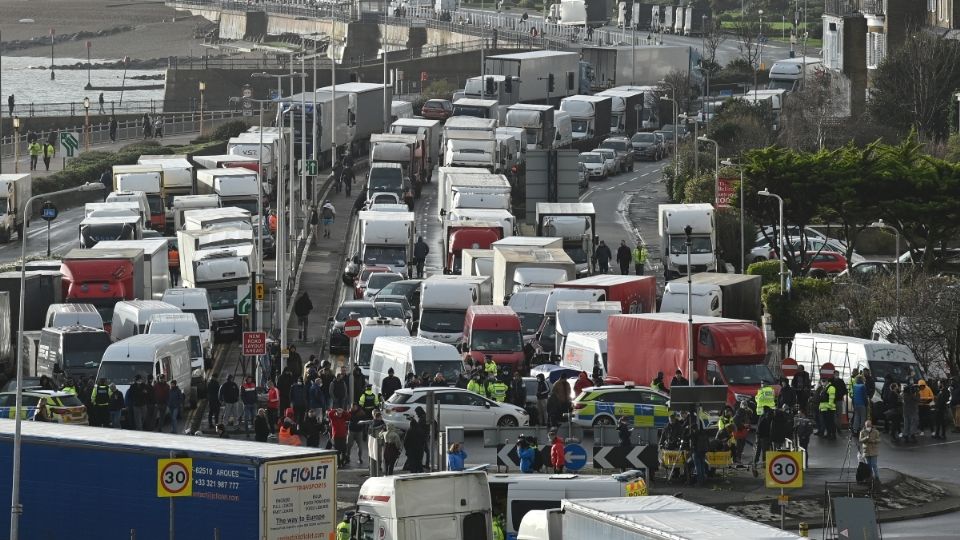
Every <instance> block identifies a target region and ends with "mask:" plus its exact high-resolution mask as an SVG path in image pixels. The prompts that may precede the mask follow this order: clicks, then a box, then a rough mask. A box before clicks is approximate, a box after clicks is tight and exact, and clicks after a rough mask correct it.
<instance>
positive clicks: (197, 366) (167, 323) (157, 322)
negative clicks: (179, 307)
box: [146, 313, 204, 388]
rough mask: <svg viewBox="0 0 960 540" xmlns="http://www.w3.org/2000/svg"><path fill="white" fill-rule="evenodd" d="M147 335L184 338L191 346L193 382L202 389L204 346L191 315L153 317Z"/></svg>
mask: <svg viewBox="0 0 960 540" xmlns="http://www.w3.org/2000/svg"><path fill="white" fill-rule="evenodd" d="M146 333H147V334H172V335H175V336H184V337H186V338H187V343H188V345H189V346H190V369H191V371H192V372H193V377H192V380H191V382H192V383H193V386H195V387H197V388H200V385H201V384H202V383H203V368H204V365H203V359H204V356H203V345H202V344H201V342H200V326H198V325H197V319H196V317H194V316H193V315H191V314H190V313H161V314H159V315H153V316H151V317H150V320H149V321H147V331H146Z"/></svg>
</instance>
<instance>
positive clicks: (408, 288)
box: [374, 279, 423, 313]
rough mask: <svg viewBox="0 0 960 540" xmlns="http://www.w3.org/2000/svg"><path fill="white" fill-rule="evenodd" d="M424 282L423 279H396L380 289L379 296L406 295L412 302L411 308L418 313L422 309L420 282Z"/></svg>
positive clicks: (408, 300)
mask: <svg viewBox="0 0 960 540" xmlns="http://www.w3.org/2000/svg"><path fill="white" fill-rule="evenodd" d="M422 282H423V280H422V279H404V280H401V281H394V282H393V283H390V284H388V285H387V286H385V287H384V288H382V289H380V292H379V293H377V297H381V296H392V295H400V296H404V297H406V298H407V302H410V309H412V310H413V312H414V313H416V312H418V311H420V283H422ZM374 300H376V298H374Z"/></svg>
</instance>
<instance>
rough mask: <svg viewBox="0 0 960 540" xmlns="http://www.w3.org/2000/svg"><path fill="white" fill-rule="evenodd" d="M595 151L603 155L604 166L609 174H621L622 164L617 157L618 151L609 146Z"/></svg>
mask: <svg viewBox="0 0 960 540" xmlns="http://www.w3.org/2000/svg"><path fill="white" fill-rule="evenodd" d="M594 152H596V153H598V154H600V155H601V156H603V166H604V168H605V169H606V171H607V176H614V175H616V174H619V172H620V165H619V160H618V159H617V151H616V150H610V149H609V148H597V149H596V150H594Z"/></svg>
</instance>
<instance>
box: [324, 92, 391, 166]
mask: <svg viewBox="0 0 960 540" xmlns="http://www.w3.org/2000/svg"><path fill="white" fill-rule="evenodd" d="M332 91H333V88H332V87H330V86H325V87H323V88H318V89H317V93H318V94H319V93H320V92H328V93H329V92H332ZM384 92H386V93H387V97H386V99H384V97H383V94H384ZM336 94H337V97H338V99H339V97H340V95H341V94H342V95H346V96H348V99H349V110H348V112H347V118H348V120H347V122H346V123H347V124H353V129H354V133H353V139H352V140H346V141H341V140H340V139H339V138H338V139H337V145H338V146H342V145H346V144H348V143H354V148H353V149H354V151H356V152H359V153H360V154H366V153H367V150H368V149H369V141H370V135H373V134H374V133H383V128H384V125H383V117H384V114H383V113H384V111H383V105H384V103H386V104H387V106H388V107H389V106H390V103H391V102H392V101H393V88H392V87H391V86H389V85H386V86H385V85H383V84H376V83H364V82H350V83H341V84H338V85H337V86H336Z"/></svg>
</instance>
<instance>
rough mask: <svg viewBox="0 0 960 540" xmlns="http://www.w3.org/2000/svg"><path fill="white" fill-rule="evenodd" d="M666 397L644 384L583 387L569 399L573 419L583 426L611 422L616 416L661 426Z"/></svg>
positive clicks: (667, 413)
mask: <svg viewBox="0 0 960 540" xmlns="http://www.w3.org/2000/svg"><path fill="white" fill-rule="evenodd" d="M669 402H670V397H669V396H667V395H666V394H663V393H660V392H657V391H656V390H653V389H652V388H648V387H646V386H623V385H606V386H596V387H592V388H586V389H584V390H583V391H582V392H580V395H579V396H577V397H576V398H574V400H573V422H574V423H576V424H578V425H580V426H584V427H593V426H615V425H617V422H618V421H619V419H620V418H626V419H627V423H628V424H629V425H631V426H635V427H652V428H662V427H664V426H666V425H667V421H668V420H669V419H670V407H669Z"/></svg>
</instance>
